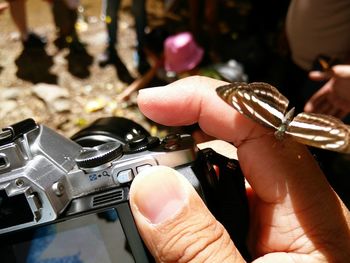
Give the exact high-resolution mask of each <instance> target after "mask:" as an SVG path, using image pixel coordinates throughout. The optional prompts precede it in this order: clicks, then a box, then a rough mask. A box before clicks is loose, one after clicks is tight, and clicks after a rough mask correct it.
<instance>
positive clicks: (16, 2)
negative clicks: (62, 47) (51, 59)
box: [8, 0, 46, 49]
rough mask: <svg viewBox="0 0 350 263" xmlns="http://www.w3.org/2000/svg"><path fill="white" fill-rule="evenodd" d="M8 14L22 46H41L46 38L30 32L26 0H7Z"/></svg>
mask: <svg viewBox="0 0 350 263" xmlns="http://www.w3.org/2000/svg"><path fill="white" fill-rule="evenodd" d="M8 3H9V6H10V14H11V17H12V20H13V22H14V23H15V25H16V27H17V29H18V31H19V34H20V38H21V41H22V45H23V48H25V49H26V48H43V47H44V46H45V45H46V39H45V38H44V37H42V36H39V35H37V34H36V33H34V32H32V31H31V30H30V29H29V27H28V25H27V9H26V0H9V1H8Z"/></svg>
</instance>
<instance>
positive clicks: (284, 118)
mask: <svg viewBox="0 0 350 263" xmlns="http://www.w3.org/2000/svg"><path fill="white" fill-rule="evenodd" d="M216 92H217V94H218V95H219V96H220V97H221V98H222V99H223V100H224V101H225V102H227V103H228V104H229V105H231V106H232V107H233V108H235V109H236V110H237V111H238V112H240V113H241V114H243V115H245V116H247V117H249V118H251V119H253V120H254V121H256V122H258V123H260V124H262V125H264V126H266V127H269V128H274V129H276V131H275V136H276V138H277V139H282V138H283V137H284V135H285V134H288V135H291V136H292V137H293V139H294V140H296V141H298V142H300V143H303V144H306V145H309V146H314V147H317V148H322V149H327V150H331V151H337V152H343V153H350V126H347V125H345V124H344V123H343V122H342V121H340V120H339V119H337V118H334V117H331V116H328V115H323V114H314V113H305V112H303V113H299V114H298V115H297V116H296V117H294V118H293V115H294V108H292V109H291V110H288V111H287V108H288V104H289V101H288V99H287V98H286V97H284V96H283V95H282V94H281V93H280V92H279V91H278V90H277V89H276V88H275V87H273V86H271V85H270V84H267V83H263V82H253V83H250V84H247V83H243V82H235V83H232V84H228V85H224V86H220V87H218V88H217V89H216Z"/></svg>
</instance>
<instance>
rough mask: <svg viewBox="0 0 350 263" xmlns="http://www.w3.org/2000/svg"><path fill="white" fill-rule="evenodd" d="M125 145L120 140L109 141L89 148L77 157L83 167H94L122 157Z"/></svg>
mask: <svg viewBox="0 0 350 263" xmlns="http://www.w3.org/2000/svg"><path fill="white" fill-rule="evenodd" d="M122 154H123V147H122V145H121V144H120V143H118V142H108V143H104V144H101V145H98V146H95V147H93V148H89V149H87V150H85V151H83V152H81V153H80V154H79V156H78V157H77V158H76V159H75V161H76V163H77V165H78V166H79V167H80V168H81V169H89V170H91V169H93V168H97V167H99V166H102V165H104V164H108V163H109V162H111V161H113V160H115V159H117V158H119V157H121V156H122Z"/></svg>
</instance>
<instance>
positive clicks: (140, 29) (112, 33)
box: [99, 0, 150, 74]
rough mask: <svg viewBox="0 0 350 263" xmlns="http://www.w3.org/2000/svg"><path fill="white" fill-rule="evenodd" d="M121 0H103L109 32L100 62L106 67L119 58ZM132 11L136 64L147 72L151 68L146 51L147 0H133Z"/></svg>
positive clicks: (142, 72) (141, 72)
mask: <svg viewBox="0 0 350 263" xmlns="http://www.w3.org/2000/svg"><path fill="white" fill-rule="evenodd" d="M120 1H121V0H103V8H104V15H105V22H106V26H107V33H108V46H107V48H106V50H105V52H104V53H103V54H102V55H101V56H100V58H99V64H100V66H101V67H104V66H106V65H108V64H115V62H116V61H117V60H119V56H118V53H117V50H116V44H117V41H118V39H117V34H118V17H119V16H118V11H119V7H120ZM132 13H133V15H134V19H135V28H136V37H137V50H136V59H135V60H136V64H137V69H138V71H139V73H140V74H144V73H146V71H147V70H148V69H149V68H150V65H149V64H148V62H147V59H146V55H145V53H144V50H143V48H144V44H145V28H146V26H147V14H146V0H133V1H132Z"/></svg>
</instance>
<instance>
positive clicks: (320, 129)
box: [286, 113, 350, 153]
mask: <svg viewBox="0 0 350 263" xmlns="http://www.w3.org/2000/svg"><path fill="white" fill-rule="evenodd" d="M286 133H287V134H290V135H292V136H293V138H294V139H295V140H296V141H298V142H300V143H303V144H306V145H309V146H314V147H317V148H321V149H326V150H331V151H336V152H343V153H350V147H349V143H350V127H349V126H347V125H345V124H344V123H343V122H342V121H340V120H339V119H337V118H334V117H331V116H328V115H323V114H315V113H300V114H298V115H297V116H296V117H295V118H294V119H293V120H292V121H291V122H290V123H289V126H288V128H287V131H286Z"/></svg>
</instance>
